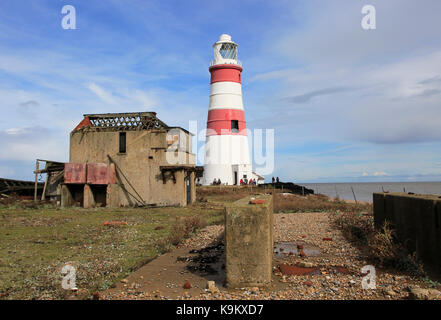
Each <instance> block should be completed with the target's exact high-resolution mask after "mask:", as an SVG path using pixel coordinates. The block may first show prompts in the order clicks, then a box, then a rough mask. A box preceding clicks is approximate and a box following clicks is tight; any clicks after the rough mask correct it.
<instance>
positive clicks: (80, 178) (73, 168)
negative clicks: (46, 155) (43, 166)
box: [64, 163, 86, 183]
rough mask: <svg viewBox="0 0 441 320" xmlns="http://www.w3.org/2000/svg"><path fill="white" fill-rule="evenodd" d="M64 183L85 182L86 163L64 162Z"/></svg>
mask: <svg viewBox="0 0 441 320" xmlns="http://www.w3.org/2000/svg"><path fill="white" fill-rule="evenodd" d="M64 183H86V164H85V163H66V164H64Z"/></svg>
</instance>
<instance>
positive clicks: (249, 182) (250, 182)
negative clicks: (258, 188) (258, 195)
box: [240, 178, 257, 186]
mask: <svg viewBox="0 0 441 320" xmlns="http://www.w3.org/2000/svg"><path fill="white" fill-rule="evenodd" d="M240 185H241V186H246V185H257V181H256V179H250V180H248V179H247V178H244V179H240Z"/></svg>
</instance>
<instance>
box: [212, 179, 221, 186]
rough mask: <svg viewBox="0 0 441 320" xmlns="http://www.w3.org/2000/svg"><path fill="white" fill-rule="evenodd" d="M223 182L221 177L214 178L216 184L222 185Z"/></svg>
mask: <svg viewBox="0 0 441 320" xmlns="http://www.w3.org/2000/svg"><path fill="white" fill-rule="evenodd" d="M221 184H222V181H221V179H220V178H219V179H216V178H214V180H213V183H212V185H214V186H216V185H221Z"/></svg>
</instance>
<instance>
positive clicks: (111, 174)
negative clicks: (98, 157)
mask: <svg viewBox="0 0 441 320" xmlns="http://www.w3.org/2000/svg"><path fill="white" fill-rule="evenodd" d="M107 183H108V184H115V183H116V170H115V164H114V163H111V164H109V165H108V166H107Z"/></svg>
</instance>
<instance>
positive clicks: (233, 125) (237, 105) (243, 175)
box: [203, 34, 253, 185]
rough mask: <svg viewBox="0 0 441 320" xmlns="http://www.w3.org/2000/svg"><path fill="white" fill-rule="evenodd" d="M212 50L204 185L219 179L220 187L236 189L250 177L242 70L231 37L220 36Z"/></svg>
mask: <svg viewBox="0 0 441 320" xmlns="http://www.w3.org/2000/svg"><path fill="white" fill-rule="evenodd" d="M213 48H214V60H213V61H212V62H211V63H210V68H209V71H210V73H211V88H210V106H209V109H208V121H207V137H206V143H205V164H204V179H203V183H204V184H211V183H213V181H214V179H216V180H219V179H220V180H221V183H222V184H228V185H235V184H236V185H237V184H239V182H240V180H241V179H244V180H245V179H248V180H249V179H250V178H252V174H253V173H252V167H251V162H250V155H249V147H248V135H247V130H246V122H245V112H244V108H243V102H242V83H241V72H242V66H241V63H240V61H239V60H238V59H237V44H236V43H234V42H233V41H231V36H229V35H227V34H222V35H221V36H220V38H219V41H217V42H216V43H215V44H214V45H213Z"/></svg>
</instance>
